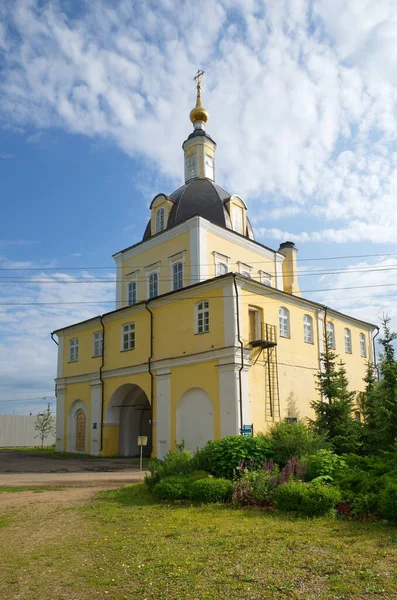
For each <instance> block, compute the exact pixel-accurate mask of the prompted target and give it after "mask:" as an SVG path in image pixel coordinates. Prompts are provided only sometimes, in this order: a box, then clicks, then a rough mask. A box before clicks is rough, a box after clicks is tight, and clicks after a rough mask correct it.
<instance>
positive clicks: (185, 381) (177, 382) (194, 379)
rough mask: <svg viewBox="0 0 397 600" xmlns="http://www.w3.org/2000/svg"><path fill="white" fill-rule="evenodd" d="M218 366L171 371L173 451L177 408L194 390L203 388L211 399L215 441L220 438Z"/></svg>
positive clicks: (192, 367) (215, 364)
mask: <svg viewBox="0 0 397 600" xmlns="http://www.w3.org/2000/svg"><path fill="white" fill-rule="evenodd" d="M216 366H217V362H215V361H209V362H206V363H197V364H194V365H184V366H183V367H174V368H173V369H172V370H171V410H170V417H171V423H170V441H171V451H172V450H175V441H176V410H177V406H178V403H179V402H180V400H181V399H182V396H183V394H184V393H185V392H187V391H188V390H190V389H192V388H201V389H202V390H204V391H205V392H207V394H208V395H209V397H210V398H211V400H212V403H213V407H214V439H218V438H219V437H220V403H219V379H218V371H217V368H216Z"/></svg>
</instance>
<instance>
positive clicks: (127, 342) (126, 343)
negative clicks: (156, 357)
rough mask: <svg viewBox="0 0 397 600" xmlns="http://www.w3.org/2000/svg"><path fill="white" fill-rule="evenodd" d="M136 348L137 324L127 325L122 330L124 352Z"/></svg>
mask: <svg viewBox="0 0 397 600" xmlns="http://www.w3.org/2000/svg"><path fill="white" fill-rule="evenodd" d="M134 348H135V323H127V324H126V325H123V328H122V340H121V349H122V350H133V349H134Z"/></svg>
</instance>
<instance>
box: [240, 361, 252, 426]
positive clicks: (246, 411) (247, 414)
mask: <svg viewBox="0 0 397 600" xmlns="http://www.w3.org/2000/svg"><path fill="white" fill-rule="evenodd" d="M246 361H247V359H246ZM245 364H246V363H245ZM248 372H249V366H246V367H244V369H243V370H242V371H241V388H242V396H243V397H242V399H241V402H242V405H243V420H244V423H241V425H251V423H252V421H251V407H250V402H249V385H248Z"/></svg>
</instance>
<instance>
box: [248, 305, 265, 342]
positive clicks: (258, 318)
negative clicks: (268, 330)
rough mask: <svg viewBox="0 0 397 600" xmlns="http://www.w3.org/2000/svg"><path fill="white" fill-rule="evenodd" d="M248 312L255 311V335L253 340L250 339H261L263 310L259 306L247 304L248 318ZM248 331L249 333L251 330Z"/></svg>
mask: <svg viewBox="0 0 397 600" xmlns="http://www.w3.org/2000/svg"><path fill="white" fill-rule="evenodd" d="M250 312H253V313H255V335H256V338H255V340H251V341H256V340H261V339H262V324H263V311H262V309H261V308H258V307H256V306H251V305H249V306H248V319H249V313H250ZM249 327H250V324H249ZM250 333H251V331H250Z"/></svg>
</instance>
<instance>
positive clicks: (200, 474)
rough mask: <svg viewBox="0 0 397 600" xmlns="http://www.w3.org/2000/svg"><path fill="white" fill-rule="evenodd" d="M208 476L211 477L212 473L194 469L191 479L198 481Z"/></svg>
mask: <svg viewBox="0 0 397 600" xmlns="http://www.w3.org/2000/svg"><path fill="white" fill-rule="evenodd" d="M208 477H211V475H210V474H209V473H207V471H193V473H192V474H191V475H190V479H191V480H192V481H197V480H198V479H207V478H208Z"/></svg>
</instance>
